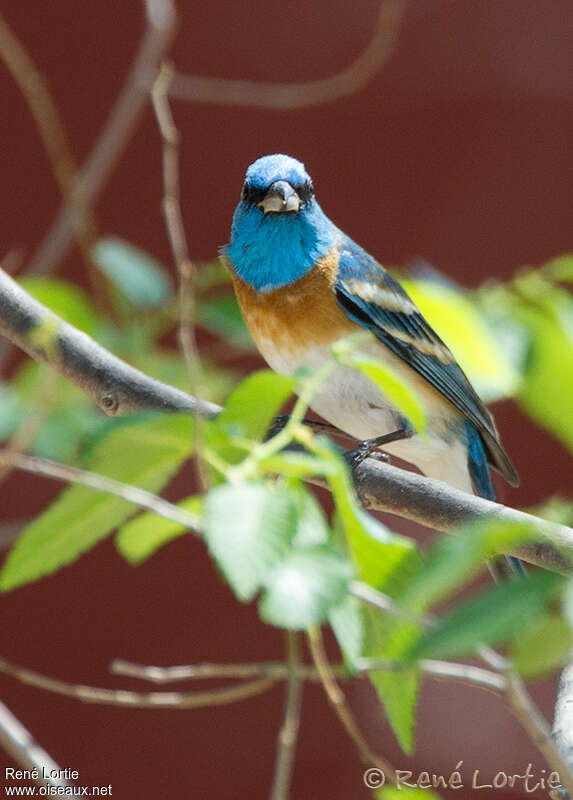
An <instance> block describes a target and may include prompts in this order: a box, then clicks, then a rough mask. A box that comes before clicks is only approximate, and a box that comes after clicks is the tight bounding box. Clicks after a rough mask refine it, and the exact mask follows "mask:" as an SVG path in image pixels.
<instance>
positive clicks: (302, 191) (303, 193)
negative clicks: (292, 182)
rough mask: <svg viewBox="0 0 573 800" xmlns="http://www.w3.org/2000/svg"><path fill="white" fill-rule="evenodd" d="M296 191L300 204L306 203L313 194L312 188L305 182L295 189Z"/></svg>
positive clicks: (310, 184) (309, 183)
mask: <svg viewBox="0 0 573 800" xmlns="http://www.w3.org/2000/svg"><path fill="white" fill-rule="evenodd" d="M296 191H297V193H298V196H299V197H300V199H301V200H302V202H303V203H308V202H309V201H310V200H311V199H312V196H313V194H314V186H313V185H312V183H311V182H310V181H305V183H302V184H301V185H300V186H297V187H296Z"/></svg>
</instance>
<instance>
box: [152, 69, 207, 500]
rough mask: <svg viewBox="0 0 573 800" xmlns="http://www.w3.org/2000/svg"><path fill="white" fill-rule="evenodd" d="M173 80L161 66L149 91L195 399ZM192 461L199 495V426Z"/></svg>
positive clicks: (191, 298) (202, 480) (191, 296)
mask: <svg viewBox="0 0 573 800" xmlns="http://www.w3.org/2000/svg"><path fill="white" fill-rule="evenodd" d="M172 79H173V67H172V65H171V64H166V63H165V64H163V65H162V67H161V69H160V71H159V74H158V76H157V78H156V80H155V83H154V84H153V88H152V90H151V98H152V101H153V108H154V111H155V116H156V119H157V124H158V126H159V131H160V133H161V139H162V142H163V203H162V205H163V214H164V217H165V224H166V226H167V233H168V236H169V242H170V244H171V251H172V253H173V259H174V261H175V266H176V268H177V273H178V275H179V340H180V342H181V349H182V351H183V357H184V359H185V364H186V366H187V373H188V376H189V388H190V390H191V393H192V394H193V395H195V396H196V397H200V396H201V391H200V387H199V375H200V360H199V353H198V350H197V341H196V337H195V319H196V313H195V310H196V302H195V288H194V283H193V278H194V275H195V272H196V270H195V266H194V264H193V262H192V261H191V258H190V257H189V247H188V245H187V237H186V236H185V227H184V225H183V215H182V213H181V197H180V189H179V131H178V130H177V128H176V126H175V122H174V120H173V114H172V113H171V107H170V105H169V96H168V91H169V86H170V84H171V81H172ZM193 438H194V447H193V453H194V456H195V458H194V460H195V465H196V468H197V478H198V481H199V485H200V487H201V489H202V490H203V491H205V490H206V489H207V487H208V480H207V470H206V469H205V465H204V462H203V458H202V456H201V453H202V438H203V437H202V435H201V425H200V423H199V424H197V425H195V427H194V428H193Z"/></svg>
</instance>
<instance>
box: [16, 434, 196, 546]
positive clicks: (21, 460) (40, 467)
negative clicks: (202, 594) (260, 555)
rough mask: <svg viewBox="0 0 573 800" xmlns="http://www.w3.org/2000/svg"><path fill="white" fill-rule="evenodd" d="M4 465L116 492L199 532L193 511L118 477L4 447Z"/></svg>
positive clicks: (161, 515) (104, 490) (132, 501)
mask: <svg viewBox="0 0 573 800" xmlns="http://www.w3.org/2000/svg"><path fill="white" fill-rule="evenodd" d="M4 467H9V468H15V469H21V470H24V471H25V472H33V473H36V474H37V475H45V476H47V477H49V478H55V479H56V480H59V481H65V482H66V483H79V484H81V485H82V486H89V487H90V489H95V490H96V491H98V492H105V493H106V494H113V495H115V496H116V497H121V498H122V499H123V500H127V501H128V502H129V503H133V504H134V505H137V506H140V507H141V508H146V509H148V511H154V512H155V513H156V514H159V516H160V517H164V518H165V519H170V520H172V521H173V522H177V523H179V524H180V525H185V527H186V528H188V529H189V530H190V531H193V532H195V533H196V532H197V526H198V523H199V518H198V517H196V516H195V514H191V513H190V512H189V511H185V510H184V509H182V508H179V506H176V505H174V504H173V503H169V502H168V501H167V500H163V498H161V497H158V496H157V495H156V494H152V493H151V492H147V491H146V490H145V489H138V488H137V487H136V486H130V485H129V484H127V483H121V481H116V480H115V479H114V478H106V477H105V475H100V474H99V473H97V472H88V471H87V470H83V469H78V468H77V467H70V466H68V465H67V464H60V463H58V462H56V461H49V460H48V459H47V458H38V457H37V456H26V455H23V454H22V453H18V452H14V451H12V450H0V469H2V468H4Z"/></svg>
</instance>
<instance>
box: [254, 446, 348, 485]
mask: <svg viewBox="0 0 573 800" xmlns="http://www.w3.org/2000/svg"><path fill="white" fill-rule="evenodd" d="M259 465H260V468H261V469H263V470H266V471H267V472H272V473H277V474H278V475H285V476H287V477H289V478H307V477H309V476H310V475H332V473H333V471H334V469H335V467H333V464H332V462H331V461H327V460H326V459H324V458H319V457H318V456H314V455H310V454H309V453H300V452H298V451H290V450H281V452H280V453H274V454H273V455H271V456H267V457H266V458H262V459H261V461H260V462H259Z"/></svg>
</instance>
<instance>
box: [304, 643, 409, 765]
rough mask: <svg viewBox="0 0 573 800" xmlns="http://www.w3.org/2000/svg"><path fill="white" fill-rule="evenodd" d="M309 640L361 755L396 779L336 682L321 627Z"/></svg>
mask: <svg viewBox="0 0 573 800" xmlns="http://www.w3.org/2000/svg"><path fill="white" fill-rule="evenodd" d="M308 641H309V644H310V652H311V653H312V658H313V661H314V665H315V667H316V670H317V672H318V674H319V675H320V679H321V682H322V685H323V687H324V691H325V692H326V696H327V697H328V699H329V701H330V703H331V705H332V707H333V708H334V711H335V712H336V716H337V717H338V719H339V720H340V722H341V723H342V726H343V728H344V729H345V730H346V732H347V733H348V735H349V736H350V738H351V739H352V741H353V742H354V744H355V745H356V747H357V748H358V752H359V753H360V757H361V758H362V760H363V761H364V762H365V763H366V764H370V765H372V764H374V766H376V767H378V768H379V769H381V770H382V772H383V773H384V775H386V777H389V778H390V779H391V780H393V781H395V780H396V772H395V770H394V768H393V767H392V765H391V764H390V763H389V762H388V761H386V760H385V759H384V758H382V757H381V756H378V755H377V754H376V753H374V751H373V750H371V749H370V746H369V745H368V742H367V741H366V740H365V738H364V736H363V735H362V732H361V730H360V728H359V727H358V723H357V722H356V719H355V717H354V714H353V713H352V711H351V709H350V706H349V705H348V703H347V702H346V698H345V697H344V693H343V692H342V690H341V689H340V687H339V686H338V684H337V683H336V679H335V677H334V675H333V672H332V669H331V667H330V664H329V662H328V658H327V656H326V652H325V649H324V643H323V641H322V633H321V631H320V628H314V629H313V630H311V631H309V633H308Z"/></svg>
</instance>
